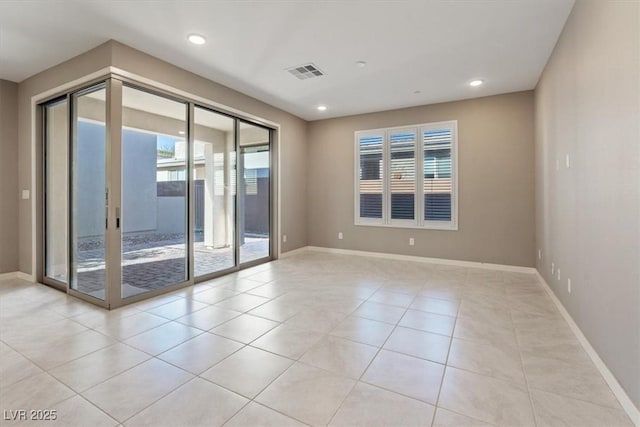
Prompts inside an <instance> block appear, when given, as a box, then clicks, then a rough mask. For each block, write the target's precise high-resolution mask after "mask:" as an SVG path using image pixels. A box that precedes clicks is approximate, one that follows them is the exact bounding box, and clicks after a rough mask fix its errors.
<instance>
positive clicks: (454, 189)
mask: <svg viewBox="0 0 640 427" xmlns="http://www.w3.org/2000/svg"><path fill="white" fill-rule="evenodd" d="M435 130H450V131H451V168H452V171H451V220H449V221H438V220H426V219H424V209H425V203H424V198H425V197H424V151H425V150H424V132H425V131H435ZM399 132H413V133H414V134H415V135H416V141H415V153H414V163H415V165H414V166H415V193H414V219H413V220H407V219H392V218H391V194H392V193H391V176H390V173H391V135H392V134H396V133H399ZM371 136H382V138H383V140H382V218H362V217H360V196H361V195H360V138H362V137H371ZM435 167H436V172H435V173H436V174H437V173H438V172H437V162H436V166H435ZM354 224H355V225H356V226H373V227H389V228H414V229H427V230H448V231H457V230H458V121H457V120H448V121H441V122H432V123H422V124H417V125H407V126H394V127H388V128H380V129H366V130H358V131H355V132H354Z"/></svg>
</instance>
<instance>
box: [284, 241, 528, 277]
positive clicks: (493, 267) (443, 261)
mask: <svg viewBox="0 0 640 427" xmlns="http://www.w3.org/2000/svg"><path fill="white" fill-rule="evenodd" d="M300 249H306V250H308V251H317V252H326V253H331V254H343V255H356V256H366V257H373V258H385V259H393V260H399V261H414V262H424V263H429V264H444V265H455V266H459V267H470V268H484V269H487V270H501V271H512V272H517V273H530V274H535V272H536V269H535V268H533V267H520V266H517V265H503V264H489V263H485V262H475V261H459V260H455V259H445V258H427V257H421V256H414V255H400V254H390V253H384V252H368V251H355V250H351V249H336V248H324V247H321V246H306V247H305V248H300ZM297 250H299V249H297ZM291 252H295V251H291ZM287 254H289V252H287Z"/></svg>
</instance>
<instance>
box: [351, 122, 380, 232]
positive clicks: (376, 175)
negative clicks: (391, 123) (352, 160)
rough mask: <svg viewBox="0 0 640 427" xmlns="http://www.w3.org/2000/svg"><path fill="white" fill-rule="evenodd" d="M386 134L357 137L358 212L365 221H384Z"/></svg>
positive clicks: (368, 134)
mask: <svg viewBox="0 0 640 427" xmlns="http://www.w3.org/2000/svg"><path fill="white" fill-rule="evenodd" d="M384 139H385V137H384V133H362V134H360V135H358V136H357V138H356V142H357V147H356V148H357V152H358V156H357V157H358V160H357V161H358V177H357V181H358V182H357V194H358V196H359V197H358V198H359V200H358V202H357V206H356V212H358V217H359V218H360V219H361V220H363V221H369V222H378V223H381V222H382V220H383V203H384V202H383V193H384V191H383V186H384V182H383V181H384V151H383V143H384Z"/></svg>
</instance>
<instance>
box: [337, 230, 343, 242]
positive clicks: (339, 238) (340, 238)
mask: <svg viewBox="0 0 640 427" xmlns="http://www.w3.org/2000/svg"><path fill="white" fill-rule="evenodd" d="M338 240H342V231H341V232H339V233H338Z"/></svg>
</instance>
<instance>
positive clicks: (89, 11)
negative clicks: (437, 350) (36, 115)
mask: <svg viewBox="0 0 640 427" xmlns="http://www.w3.org/2000/svg"><path fill="white" fill-rule="evenodd" d="M573 3H574V0H404V1H402V0H395V1H394V0H389V1H372V0H336V1H320V0H297V1H296V0H289V1H282V0H278V1H276V0H263V1H259V0H253V1H243V0H237V1H222V0H218V1H213V0H209V1H206V0H200V1H192V0H185V1H179V0H164V1H136V0H119V1H108V0H107V1H105V0H93V1H83V0H60V1H50V0H29V1H27V0H2V1H0V78H3V79H7V80H12V81H22V80H24V79H26V78H27V77H29V76H31V75H33V74H35V73H37V72H40V71H42V70H45V69H47V68H49V67H51V66H53V65H55V64H58V63H60V62H63V61H65V60H67V59H69V58H72V57H74V56H76V55H78V54H80V53H83V52H85V51H87V50H89V49H91V48H93V47H95V46H97V45H99V44H101V43H103V42H105V41H107V40H109V39H115V40H118V41H120V42H122V43H124V44H126V45H129V46H132V47H134V48H137V49H140V50H142V51H145V52H147V53H149V54H151V55H154V56H156V57H159V58H161V59H163V60H165V61H168V62H171V63H173V64H176V65H178V66H180V67H182V68H185V69H187V70H190V71H192V72H194V73H196V74H199V75H202V76H204V77H207V78H209V79H211V80H214V81H216V82H219V83H222V84H224V85H226V86H229V87H232V88H234V89H236V90H239V91H241V92H243V93H246V94H248V95H251V96H253V97H255V98H258V99H260V100H263V101H265V102H267V103H269V104H272V105H275V106H277V107H279V108H282V109H284V110H286V111H289V112H291V113H292V114H295V115H297V116H299V117H302V118H304V119H307V120H316V119H321V118H327V117H336V116H344V115H349V114H357V113H364V112H371V111H380V110H387V109H393V108H400V107H407V106H414V105H423V104H431V103H436V102H443V101H450V100H457V99H465V98H473V97H478V96H486V95H494V94H499V93H508V92H513V91H519V90H527V89H532V88H534V87H535V85H536V83H537V81H538V78H539V76H540V73H541V72H542V69H543V68H544V65H545V64H546V62H547V59H548V57H549V55H550V53H551V51H552V49H553V47H554V45H555V43H556V40H557V38H558V36H559V34H560V31H561V30H562V27H563V25H564V23H565V21H566V19H567V16H568V14H569V12H570V10H571V7H572V6H573ZM189 33H199V34H202V35H204V36H205V37H207V39H208V43H207V44H206V45H204V46H195V45H192V44H190V43H189V42H188V41H187V40H186V37H187V35H188V34H189ZM360 60H362V61H366V62H367V66H366V67H364V68H359V67H357V66H356V65H355V62H356V61H360ZM308 62H313V63H314V64H316V65H317V66H318V67H320V68H321V69H322V70H323V71H324V72H326V73H327V75H326V76H323V77H319V78H314V79H310V80H298V79H296V78H295V77H293V76H292V75H290V74H289V73H288V72H286V71H285V69H286V68H288V67H291V66H296V65H300V64H305V63H308ZM474 78H480V79H484V80H485V82H486V83H485V84H484V85H482V86H480V87H478V88H470V87H469V86H468V84H467V83H468V82H469V81H470V80H471V79H474ZM415 91H420V93H414V92H415ZM319 104H324V105H327V107H328V110H327V111H325V112H323V113H322V112H319V111H317V110H316V106H317V105H319Z"/></svg>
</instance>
